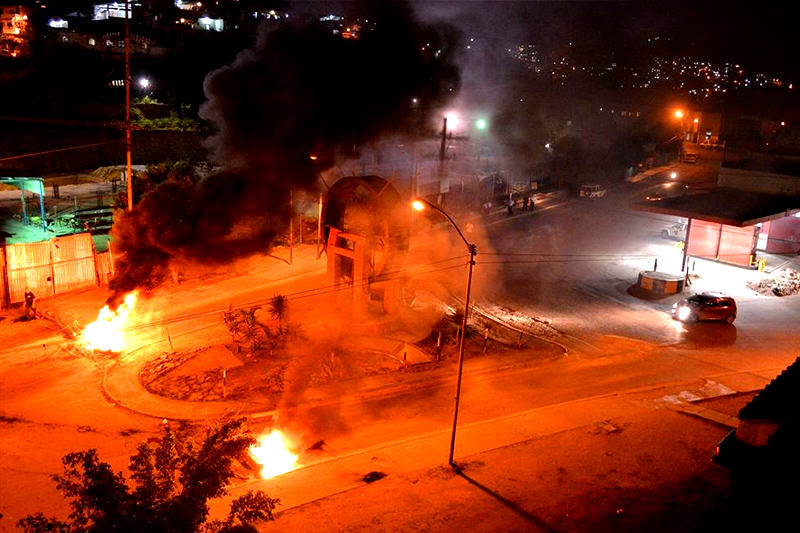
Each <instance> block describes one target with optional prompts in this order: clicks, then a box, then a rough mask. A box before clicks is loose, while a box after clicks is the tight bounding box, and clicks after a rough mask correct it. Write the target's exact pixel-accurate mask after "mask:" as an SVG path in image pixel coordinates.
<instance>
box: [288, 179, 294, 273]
mask: <svg viewBox="0 0 800 533" xmlns="http://www.w3.org/2000/svg"><path fill="white" fill-rule="evenodd" d="M293 249H294V190H293V189H289V264H290V265H291V264H292V259H293V258H292V252H293Z"/></svg>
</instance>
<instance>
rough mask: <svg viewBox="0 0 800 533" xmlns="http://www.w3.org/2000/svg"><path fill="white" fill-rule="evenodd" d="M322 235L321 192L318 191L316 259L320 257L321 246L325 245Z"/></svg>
mask: <svg viewBox="0 0 800 533" xmlns="http://www.w3.org/2000/svg"><path fill="white" fill-rule="evenodd" d="M323 240H324V239H323V235H322V193H319V204H318V205H317V259H319V258H320V257H322V247H324V246H325V243H324V242H323Z"/></svg>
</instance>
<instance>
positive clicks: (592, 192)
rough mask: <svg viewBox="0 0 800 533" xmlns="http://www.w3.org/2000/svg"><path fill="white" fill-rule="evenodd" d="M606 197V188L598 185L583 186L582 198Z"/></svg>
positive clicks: (587, 184) (588, 184)
mask: <svg viewBox="0 0 800 533" xmlns="http://www.w3.org/2000/svg"><path fill="white" fill-rule="evenodd" d="M605 195H606V188H605V187H603V186H602V185H599V184H597V183H584V184H583V185H581V190H580V197H581V198H602V197H603V196H605Z"/></svg>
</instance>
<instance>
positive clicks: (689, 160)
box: [683, 152, 700, 163]
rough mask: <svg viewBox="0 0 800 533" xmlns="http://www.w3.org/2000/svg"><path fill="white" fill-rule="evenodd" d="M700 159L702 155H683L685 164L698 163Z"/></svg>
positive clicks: (685, 153)
mask: <svg viewBox="0 0 800 533" xmlns="http://www.w3.org/2000/svg"><path fill="white" fill-rule="evenodd" d="M699 158H700V154H698V153H696V152H684V154H683V162H684V163H697V160H698V159H699Z"/></svg>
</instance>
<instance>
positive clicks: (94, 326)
mask: <svg viewBox="0 0 800 533" xmlns="http://www.w3.org/2000/svg"><path fill="white" fill-rule="evenodd" d="M134 305H136V292H129V293H128V294H126V295H125V298H124V299H123V300H122V303H121V304H120V305H119V307H117V308H116V309H115V310H114V311H112V310H111V308H109V307H108V305H106V306H105V307H103V308H102V309H101V310H100V312H99V313H98V314H97V320H95V321H94V322H92V323H91V324H89V325H88V326H86V327H85V328H84V330H83V333H81V336H80V339H78V342H80V344H81V345H82V346H83V347H84V348H85V349H87V350H102V351H107V352H121V351H122V349H123V348H125V341H124V339H123V335H122V328H123V327H124V326H125V322H126V321H127V320H128V315H129V314H130V312H131V310H132V309H133V306H134Z"/></svg>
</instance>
